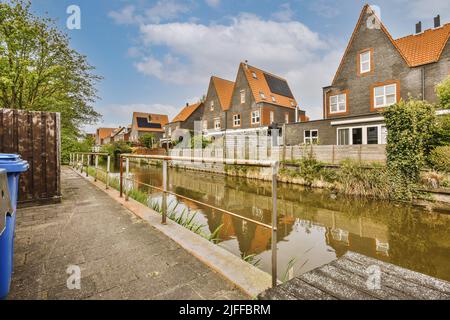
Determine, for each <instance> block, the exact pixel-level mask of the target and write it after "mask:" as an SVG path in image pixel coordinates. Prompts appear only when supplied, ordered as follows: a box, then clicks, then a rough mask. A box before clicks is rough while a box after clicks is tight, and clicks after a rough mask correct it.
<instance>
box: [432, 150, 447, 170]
mask: <svg viewBox="0 0 450 320" xmlns="http://www.w3.org/2000/svg"><path fill="white" fill-rule="evenodd" d="M429 162H430V165H431V167H432V168H433V169H434V170H436V171H441V172H446V173H450V146H440V147H436V148H435V149H434V150H432V151H431V153H430V156H429Z"/></svg>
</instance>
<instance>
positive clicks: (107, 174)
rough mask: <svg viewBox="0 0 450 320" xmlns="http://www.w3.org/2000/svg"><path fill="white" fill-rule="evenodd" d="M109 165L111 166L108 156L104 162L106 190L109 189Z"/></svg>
mask: <svg viewBox="0 0 450 320" xmlns="http://www.w3.org/2000/svg"><path fill="white" fill-rule="evenodd" d="M110 165H111V156H110V155H108V158H107V160H106V181H105V183H106V189H109V171H110V169H109V167H110Z"/></svg>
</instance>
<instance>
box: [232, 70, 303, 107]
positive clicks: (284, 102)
mask: <svg viewBox="0 0 450 320" xmlns="http://www.w3.org/2000/svg"><path fill="white" fill-rule="evenodd" d="M240 67H242V69H243V70H244V72H245V76H246V77H247V80H248V83H249V85H250V88H251V89H252V93H253V96H254V98H255V101H256V102H267V103H271V104H274V105H278V106H282V107H287V108H295V106H296V105H297V101H296V100H295V98H290V97H286V96H283V95H279V94H276V93H274V92H272V91H271V90H270V87H269V84H268V83H267V81H266V77H265V76H264V74H268V75H270V76H272V77H275V78H278V79H280V80H282V81H285V82H286V84H287V81H286V80H285V79H283V78H281V77H279V76H276V75H274V74H271V73H269V72H266V71H263V70H261V69H258V68H255V67H252V66H250V65H248V64H245V63H243V62H241V65H240ZM253 73H255V75H256V79H255V78H254V77H253ZM288 87H289V85H288ZM289 90H290V89H289ZM261 92H262V93H264V96H265V99H264V98H262V97H261V94H260V93H261ZM272 96H273V97H274V98H275V101H273V99H272ZM292 103H293V104H294V105H292Z"/></svg>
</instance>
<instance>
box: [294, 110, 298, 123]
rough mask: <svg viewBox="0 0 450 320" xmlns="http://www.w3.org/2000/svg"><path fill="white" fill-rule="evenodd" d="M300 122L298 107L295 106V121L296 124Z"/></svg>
mask: <svg viewBox="0 0 450 320" xmlns="http://www.w3.org/2000/svg"><path fill="white" fill-rule="evenodd" d="M297 122H298V106H295V121H294V123H297Z"/></svg>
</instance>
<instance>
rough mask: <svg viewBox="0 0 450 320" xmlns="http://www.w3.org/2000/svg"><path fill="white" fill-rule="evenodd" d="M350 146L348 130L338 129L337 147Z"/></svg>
mask: <svg viewBox="0 0 450 320" xmlns="http://www.w3.org/2000/svg"><path fill="white" fill-rule="evenodd" d="M347 144H350V129H348V128H346V129H338V145H347Z"/></svg>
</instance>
